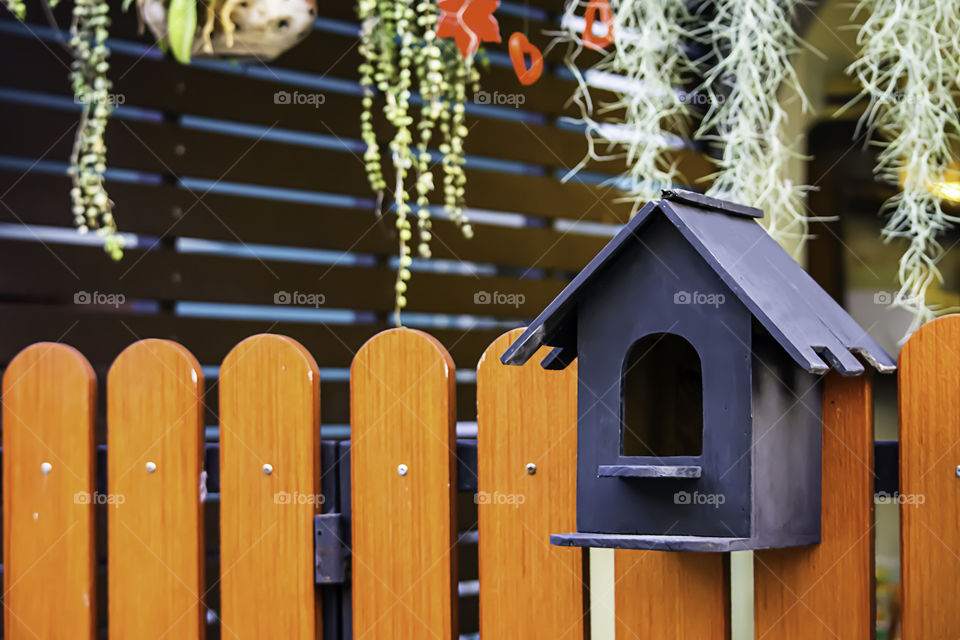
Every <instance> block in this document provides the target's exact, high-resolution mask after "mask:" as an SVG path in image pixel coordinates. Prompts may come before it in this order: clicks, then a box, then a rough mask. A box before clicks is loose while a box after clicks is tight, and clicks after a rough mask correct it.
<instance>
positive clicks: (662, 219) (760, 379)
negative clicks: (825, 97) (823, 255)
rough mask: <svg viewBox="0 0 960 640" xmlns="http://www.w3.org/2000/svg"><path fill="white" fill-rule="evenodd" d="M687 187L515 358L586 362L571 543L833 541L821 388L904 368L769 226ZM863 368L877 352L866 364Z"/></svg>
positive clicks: (752, 213)
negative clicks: (543, 352) (826, 521)
mask: <svg viewBox="0 0 960 640" xmlns="http://www.w3.org/2000/svg"><path fill="white" fill-rule="evenodd" d="M762 216H763V212H762V211H760V210H759V209H754V208H752V207H745V206H742V205H737V204H734V203H731V202H725V201H723V200H717V199H714V198H708V197H706V196H702V195H699V194H696V193H692V192H687V191H667V192H664V196H663V199H662V200H660V201H659V202H651V203H648V204H647V205H646V206H645V207H643V209H642V210H641V211H640V212H639V213H638V214H637V215H636V217H634V218H633V220H631V221H630V223H629V224H627V225H626V227H624V228H623V229H622V230H621V231H620V233H619V234H617V236H616V237H615V238H614V239H613V240H612V241H611V242H610V243H609V244H608V245H607V246H606V247H604V249H603V250H602V251H601V252H600V253H599V254H598V255H597V256H596V257H595V258H594V259H593V260H592V261H591V262H590V264H589V265H587V267H586V268H585V269H584V270H583V271H582V272H581V273H580V274H578V275H577V277H576V278H574V280H573V281H572V282H571V283H570V284H569V285H568V286H567V288H566V289H564V291H563V292H562V293H561V294H560V295H559V296H558V297H557V299H556V300H554V301H553V302H552V303H551V304H550V305H549V306H548V307H547V308H546V310H544V311H543V313H541V314H540V316H539V317H537V319H536V320H535V321H534V322H533V323H532V324H531V325H530V326H529V328H528V329H527V330H526V331H525V332H524V333H523V334H522V335H521V336H520V338H518V339H517V341H516V342H515V343H514V344H513V345H511V347H510V348H509V349H508V350H507V352H506V353H505V354H504V355H503V358H502V360H503V362H504V363H505V364H511V365H520V364H523V363H525V362H526V361H527V360H529V359H530V358H531V357H532V356H533V355H534V354H535V353H536V352H537V350H538V349H539V348H540V347H542V346H545V345H546V346H550V347H553V350H552V351H551V352H550V353H549V354H548V355H547V357H546V358H545V359H544V360H543V363H542V365H543V366H544V367H545V368H548V369H562V368H564V367H566V366H567V365H568V364H570V363H571V362H572V361H573V360H574V359H575V358H577V359H578V372H579V373H578V376H579V386H578V398H577V400H578V406H579V408H578V425H577V428H578V444H577V446H578V451H577V531H576V532H574V533H558V534H555V535H553V536H551V540H552V542H553V543H554V544H558V545H568V546H589V547H616V548H630V549H661V550H677V551H684V550H685V551H732V550H740V549H761V548H770V547H788V546H797V545H807V544H815V543H818V542H819V541H820V489H821V488H820V452H821V407H820V397H821V392H820V388H819V387H820V384H819V382H820V380H821V377H822V375H823V374H825V373H826V372H827V371H829V370H830V369H831V368H833V369H836V370H837V371H838V372H840V373H841V374H843V375H860V374H863V373H864V365H863V364H862V363H861V359H862V361H863V362H866V363H868V364H869V365H871V366H873V367H874V368H876V369H877V370H879V371H884V372H888V371H893V370H894V369H895V366H896V365H895V363H894V361H893V360H892V359H891V358H890V356H888V355H887V354H886V353H885V352H884V351H883V349H881V348H880V346H879V345H878V344H877V343H876V342H874V341H873V340H872V339H871V338H870V336H868V335H867V333H866V331H864V330H863V329H861V328H860V326H858V325H857V323H856V322H854V320H853V319H852V318H851V317H850V316H849V315H847V313H846V312H845V311H844V310H843V309H842V308H841V307H840V306H839V305H838V304H837V303H836V302H834V300H833V299H832V298H831V297H830V296H829V295H828V294H827V293H826V292H825V291H823V289H821V288H820V287H819V286H818V285H817V283H816V282H814V280H813V279H812V278H811V277H810V276H809V275H808V274H807V273H806V272H805V271H804V270H803V269H802V268H801V267H800V265H799V264H797V263H796V262H795V261H794V260H793V259H792V258H791V257H790V256H789V255H788V254H787V253H786V252H785V251H784V250H783V249H781V248H780V246H779V245H778V244H777V243H776V242H775V241H774V240H773V239H772V238H771V237H770V236H769V235H767V233H766V231H765V230H764V229H763V228H762V227H761V226H760V225H759V224H758V223H757V220H756V219H757V218H761V217H762ZM857 356H859V358H858V357H857Z"/></svg>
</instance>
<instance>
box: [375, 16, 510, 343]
mask: <svg viewBox="0 0 960 640" xmlns="http://www.w3.org/2000/svg"><path fill="white" fill-rule="evenodd" d="M462 4H463V0H443V1H442V2H441V3H440V6H438V4H437V2H436V1H435V0H360V3H359V17H360V20H361V22H362V31H361V37H360V53H361V56H362V58H363V61H362V63H361V64H360V84H361V86H362V88H363V98H362V104H363V111H362V113H361V116H360V118H361V135H362V138H363V141H364V142H365V143H366V152H365V154H364V162H365V165H366V172H367V177H368V179H369V182H370V186H371V187H372V188H373V190H374V191H375V192H376V193H377V194H378V200H379V201H381V202H382V200H383V197H384V192H385V191H386V190H387V188H388V178H387V177H385V176H384V166H385V164H386V162H385V159H384V158H383V157H382V156H383V153H382V149H381V148H380V144H379V142H378V140H377V135H376V132H375V130H374V123H373V122H374V116H373V104H374V100H375V99H377V98H382V100H383V113H384V115H385V116H386V120H387V122H388V123H389V125H390V126H391V128H392V129H393V137H392V139H391V140H390V142H389V146H388V149H389V157H390V161H391V164H392V168H393V175H392V176H391V177H390V178H389V184H390V190H391V192H392V197H393V206H394V208H395V210H396V215H397V219H396V226H397V235H398V239H399V240H398V241H399V265H398V268H397V278H396V282H395V292H396V296H395V309H394V312H395V317H396V322H397V324H398V325H399V324H400V312H401V310H402V309H403V308H404V307H405V306H406V304H407V299H406V292H407V287H408V285H409V281H410V277H411V273H410V266H411V264H412V263H413V257H412V251H411V244H410V243H411V242H412V241H413V237H414V235H413V234H414V231H413V225H412V224H411V221H410V218H411V216H412V214H413V213H414V210H415V211H416V218H417V221H416V224H417V230H416V234H417V253H418V255H419V256H420V257H422V258H429V257H430V255H431V254H430V240H431V239H432V231H431V222H430V194H431V192H432V191H433V189H434V175H433V166H432V164H431V160H432V158H431V154H430V151H429V149H430V147H431V145H432V144H437V147H438V149H439V150H440V153H441V154H442V162H441V171H442V173H443V207H444V210H445V211H446V213H447V215H448V216H449V217H450V219H451V220H452V221H453V222H454V223H455V224H456V225H457V226H458V227H459V228H460V230H461V231H462V233H463V234H464V236H466V237H467V238H470V237H472V235H473V229H472V228H471V226H470V223H469V221H468V220H467V217H466V216H465V215H464V213H463V207H464V194H465V186H466V175H465V174H464V171H463V164H464V157H463V144H464V140H465V139H466V137H467V132H468V130H467V127H466V124H465V122H464V115H465V104H466V100H467V87H468V86H469V85H473V87H474V91H475V90H476V84H477V82H478V80H479V73H478V71H477V68H476V65H475V64H474V56H475V54H476V52H477V49H478V47H479V44H480V42H481V41H484V40H485V41H490V40H493V39H494V35H493V33H491V32H490V24H489V20H492V21H493V27H494V28H495V27H496V21H495V20H494V18H493V16H492V13H493V10H494V9H495V8H496V5H497V3H496V0H472V2H471V3H470V5H468V6H467V7H466V8H464V7H463V6H462ZM471 7H472V9H471ZM441 8H443V13H442V16H443V17H442V18H441ZM461 10H464V11H461ZM466 12H469V14H468V15H467V16H466V18H463V16H462V15H461V13H466ZM485 21H486V24H483V23H484V22H485ZM447 36H450V37H455V40H448V39H446V37H447ZM496 40H499V33H498V32H497V33H496ZM458 46H459V47H460V48H462V49H463V52H462V53H461V51H460V50H459V49H458ZM414 91H416V92H418V93H419V96H420V103H421V104H420V109H419V112H418V113H416V114H414V113H413V112H412V111H411V99H412V98H413V95H414ZM415 115H416V117H415ZM411 186H412V189H413V193H412V194H411V193H410V192H409V191H408V189H409V188H410V187H411ZM414 208H415V209H414Z"/></svg>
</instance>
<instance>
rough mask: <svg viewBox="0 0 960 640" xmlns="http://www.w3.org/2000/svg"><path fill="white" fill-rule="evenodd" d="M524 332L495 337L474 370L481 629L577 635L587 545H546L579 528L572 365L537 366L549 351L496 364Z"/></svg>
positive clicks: (494, 638)
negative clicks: (514, 363) (510, 364)
mask: <svg viewBox="0 0 960 640" xmlns="http://www.w3.org/2000/svg"><path fill="white" fill-rule="evenodd" d="M522 332H523V330H522V329H516V330H514V331H510V332H508V333H505V334H503V335H502V336H500V337H499V338H497V339H496V340H495V341H494V342H493V343H492V344H491V345H490V346H489V347H488V348H487V350H486V351H485V352H484V354H483V357H482V358H481V359H480V364H479V366H478V367H477V410H478V422H479V424H478V431H477V433H478V437H477V455H478V465H477V466H478V468H479V492H478V493H477V496H478V510H479V517H480V634H481V637H483V638H486V640H509V639H512V638H557V639H559V638H566V639H568V640H581V639H582V638H583V637H584V627H585V623H586V616H585V609H584V580H585V577H584V572H583V555H584V550H583V549H579V548H569V547H555V546H551V544H550V534H551V533H567V532H570V531H575V530H576V526H577V525H576V518H577V365H576V363H574V364H571V365H570V366H568V367H567V368H566V369H564V370H563V371H546V370H544V369H543V368H542V367H541V366H540V360H541V359H542V356H545V355H547V353H548V352H549V349H547V348H544V349H542V353H541V354H539V355H540V356H541V357H537V356H534V357H533V358H532V359H531V360H530V361H529V362H528V363H527V364H525V365H524V366H522V367H508V366H505V365H503V364H501V363H500V356H501V355H502V354H503V352H504V351H506V349H507V347H508V346H510V344H511V343H512V342H513V341H514V340H516V339H517V337H518V336H519V335H520V334H521V333H522ZM528 465H534V466H533V467H532V468H529V467H528Z"/></svg>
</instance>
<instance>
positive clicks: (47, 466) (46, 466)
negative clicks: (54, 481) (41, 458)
mask: <svg viewBox="0 0 960 640" xmlns="http://www.w3.org/2000/svg"><path fill="white" fill-rule="evenodd" d="M52 470H53V465H52V464H50V463H49V462H44V463H43V464H41V465H40V471H42V472H43V475H47V474H48V473H50V471H52Z"/></svg>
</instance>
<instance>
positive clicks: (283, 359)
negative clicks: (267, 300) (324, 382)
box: [220, 333, 320, 380]
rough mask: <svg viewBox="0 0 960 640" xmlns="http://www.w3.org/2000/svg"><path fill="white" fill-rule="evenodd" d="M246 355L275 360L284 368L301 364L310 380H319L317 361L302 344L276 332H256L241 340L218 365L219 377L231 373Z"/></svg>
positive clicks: (264, 360)
mask: <svg viewBox="0 0 960 640" xmlns="http://www.w3.org/2000/svg"><path fill="white" fill-rule="evenodd" d="M248 356H253V357H254V359H257V360H259V361H261V362H269V361H271V360H275V361H276V362H278V363H281V366H282V367H284V370H286V369H285V368H286V367H287V366H289V365H293V364H302V365H303V367H304V370H305V371H306V372H307V377H308V378H309V379H311V380H319V378H320V368H319V367H318V366H317V361H316V360H315V359H314V358H313V356H312V355H311V354H310V352H309V351H308V350H307V348H306V347H304V346H303V345H302V344H300V343H299V342H297V341H296V340H294V339H293V338H290V337H287V336H284V335H280V334H278V333H258V334H257V335H253V336H250V337H249V338H245V339H243V340H241V341H240V342H239V343H237V345H236V346H235V347H233V349H231V350H230V353H228V354H227V356H226V357H225V358H224V359H223V364H221V365H220V377H221V378H222V377H223V376H224V373H225V372H226V373H227V374H229V373H232V371H233V369H234V367H236V366H239V365H240V364H241V363H242V361H243V360H244V359H246V358H247V357H248Z"/></svg>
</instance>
